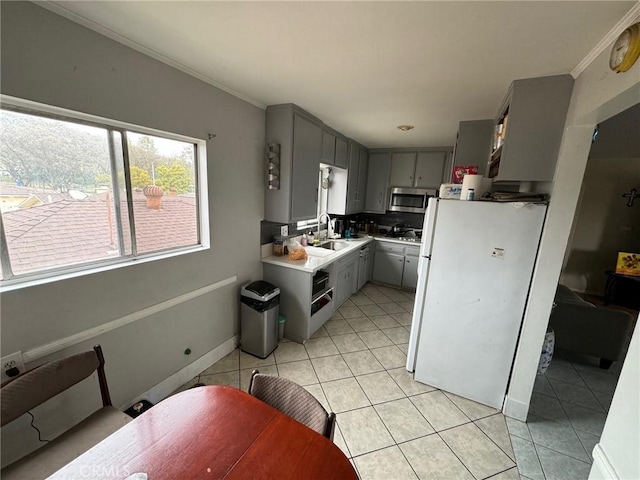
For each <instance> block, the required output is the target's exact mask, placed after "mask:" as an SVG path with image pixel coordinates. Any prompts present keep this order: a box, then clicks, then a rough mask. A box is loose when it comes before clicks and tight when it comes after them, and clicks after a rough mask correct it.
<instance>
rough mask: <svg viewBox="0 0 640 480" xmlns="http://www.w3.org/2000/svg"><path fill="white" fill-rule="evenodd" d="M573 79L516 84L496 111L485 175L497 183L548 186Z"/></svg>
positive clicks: (546, 78) (558, 76) (526, 81)
mask: <svg viewBox="0 0 640 480" xmlns="http://www.w3.org/2000/svg"><path fill="white" fill-rule="evenodd" d="M572 89H573V77H571V75H556V76H552V77H541V78H530V79H525V80H516V81H514V82H513V83H512V84H511V87H510V88H509V91H508V92H507V95H506V97H505V99H504V101H503V103H502V105H501V107H500V109H499V110H498V115H497V117H496V121H495V135H494V139H493V145H492V147H493V151H492V153H491V156H490V158H489V162H488V165H487V170H486V175H487V176H488V177H491V178H493V180H494V181H497V182H500V181H504V182H518V181H527V182H550V181H552V180H553V176H554V174H555V167H556V161H557V159H558V152H559V150H560V141H561V140H562V134H563V131H564V123H565V120H566V116H567V110H568V108H569V101H570V100H571V91H572Z"/></svg>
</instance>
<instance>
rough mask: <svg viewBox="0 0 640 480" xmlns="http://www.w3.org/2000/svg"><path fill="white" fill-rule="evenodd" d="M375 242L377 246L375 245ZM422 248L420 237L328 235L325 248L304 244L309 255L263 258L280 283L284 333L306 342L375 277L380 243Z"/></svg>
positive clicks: (270, 277)
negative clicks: (407, 239) (332, 237)
mask: <svg viewBox="0 0 640 480" xmlns="http://www.w3.org/2000/svg"><path fill="white" fill-rule="evenodd" d="M374 243H375V245H376V247H374V246H373V244H374ZM390 243H392V244H395V245H397V246H398V247H400V248H403V247H404V246H405V245H410V247H409V246H407V248H413V249H417V248H418V245H416V242H411V243H409V242H405V241H401V240H397V239H393V238H388V237H384V236H377V235H376V236H367V237H365V238H352V239H349V240H345V239H342V240H329V241H326V242H323V243H322V244H321V245H324V247H325V248H323V247H322V246H320V247H305V250H306V251H307V254H308V258H307V259H306V260H291V259H289V257H288V256H286V255H285V256H282V257H277V256H273V255H271V256H267V257H264V258H263V259H262V263H263V265H262V268H263V278H264V280H266V281H268V282H270V283H273V284H274V285H276V286H278V288H280V292H281V296H280V313H281V314H282V315H284V316H285V318H286V323H285V337H286V338H288V339H290V340H293V341H296V342H298V343H305V342H306V341H307V340H309V338H310V337H311V335H313V334H314V333H315V332H316V331H317V330H318V329H319V328H320V327H321V326H322V325H323V324H324V323H325V322H326V321H327V320H329V319H330V318H331V317H332V316H333V314H334V313H335V311H336V310H337V309H338V308H339V307H340V305H342V303H344V301H345V300H346V299H347V298H349V296H351V295H352V294H354V293H356V292H357V291H358V290H359V289H360V288H361V287H362V285H363V284H364V283H366V282H367V281H368V280H369V279H371V274H372V270H373V268H374V267H373V265H374V259H373V253H374V251H376V250H379V249H380V245H379V244H385V245H389V244H390Z"/></svg>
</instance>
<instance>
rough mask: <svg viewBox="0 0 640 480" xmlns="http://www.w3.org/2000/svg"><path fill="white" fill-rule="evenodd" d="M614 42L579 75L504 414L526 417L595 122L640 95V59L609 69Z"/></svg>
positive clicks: (627, 104)
mask: <svg viewBox="0 0 640 480" xmlns="http://www.w3.org/2000/svg"><path fill="white" fill-rule="evenodd" d="M610 48H611V45H609V46H608V47H607V48H606V49H605V51H603V52H602V53H601V54H600V55H599V56H598V57H597V58H596V59H595V60H594V61H593V62H592V63H591V64H590V65H589V66H588V67H587V69H586V70H585V71H584V72H583V73H582V74H580V75H579V76H578V78H576V81H575V84H574V87H573V94H572V97H571V103H570V105H569V112H568V114H567V121H566V124H565V131H564V135H563V139H562V144H561V146H560V152H559V155H558V163H557V167H556V173H555V177H554V185H553V190H552V197H551V203H550V205H549V211H548V215H547V221H546V224H545V228H544V232H543V234H542V240H541V244H540V251H539V255H538V261H537V262H536V267H535V270H534V275H533V281H532V285H531V290H530V297H529V302H528V305H527V309H526V311H525V316H524V321H523V326H522V331H521V336H520V343H519V345H518V350H517V352H516V358H515V362H514V366H513V372H512V378H511V382H510V384H509V390H508V392H507V399H506V402H505V406H504V413H505V414H506V415H508V416H511V417H514V418H517V419H519V420H525V419H526V415H527V412H528V410H529V401H530V399H531V392H532V390H533V383H534V380H535V375H536V368H537V365H538V359H539V357H540V351H541V347H542V342H543V340H544V334H545V331H546V328H547V325H548V323H549V315H550V313H551V305H552V303H553V297H554V294H555V289H556V285H557V283H558V279H559V277H560V270H561V267H562V260H563V258H564V254H565V251H566V248H567V244H568V239H569V233H570V231H571V225H572V222H573V218H574V213H575V211H576V205H577V202H578V197H579V195H580V187H581V184H582V178H583V176H584V171H585V167H586V164H587V158H588V156H589V150H590V147H591V136H592V133H593V129H594V127H595V125H596V123H599V122H602V121H604V120H606V119H607V118H610V117H612V116H613V115H616V114H617V113H620V112H621V111H623V110H625V109H627V108H629V107H631V106H632V105H634V104H636V103H638V101H639V99H640V62H637V63H636V64H635V65H634V66H633V67H632V68H631V69H630V70H629V71H628V72H626V73H624V74H615V73H613V72H612V71H611V70H610V69H609V52H610Z"/></svg>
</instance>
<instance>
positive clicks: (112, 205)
mask: <svg viewBox="0 0 640 480" xmlns="http://www.w3.org/2000/svg"><path fill="white" fill-rule="evenodd" d="M4 100H5V99H4V98H3V101H4ZM24 104H28V108H25V105H24ZM61 112H62V113H61ZM0 115H1V116H0V125H1V127H2V133H1V135H0V219H1V221H0V236H1V238H0V260H1V261H0V266H1V269H0V274H1V277H0V278H1V279H2V280H3V284H10V283H12V282H14V283H15V282H21V281H24V280H28V279H33V278H41V277H43V276H44V277H50V276H54V275H58V274H61V273H67V272H75V271H83V270H87V269H93V268H96V267H99V266H100V265H101V264H105V265H107V264H113V263H127V262H131V261H134V260H139V259H146V258H157V257H158V256H161V255H166V254H170V253H176V252H183V251H190V250H193V249H194V248H202V247H207V246H208V233H207V232H208V230H207V229H206V225H207V222H206V221H203V218H204V217H206V215H204V213H205V212H203V211H202V206H203V205H206V201H203V200H204V199H206V184H205V182H204V179H205V178H206V175H205V172H204V163H205V162H204V161H199V159H201V158H204V141H202V140H197V139H191V138H187V137H182V136H179V135H174V134H169V133H164V132H157V131H152V130H150V129H145V128H142V127H135V126H132V125H125V124H121V123H119V122H110V121H108V120H104V119H100V118H97V117H90V116H87V115H84V114H77V113H75V112H69V111H62V110H61V109H57V108H53V107H47V106H42V105H38V104H33V103H32V102H24V101H15V100H14V101H8V102H6V103H3V105H2V110H0ZM202 195H205V197H203V196H202ZM203 227H205V228H203Z"/></svg>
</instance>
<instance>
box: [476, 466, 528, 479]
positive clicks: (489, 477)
mask: <svg viewBox="0 0 640 480" xmlns="http://www.w3.org/2000/svg"><path fill="white" fill-rule="evenodd" d="M514 468H515V469H517V468H518V466H517V465H516V466H515V467H509V468H507V469H505V470H502V471H501V472H498V473H494V474H493V475H490V476H488V477H483V478H482V480H490V479H492V478H495V477H497V476H498V475H501V474H503V473H505V472H508V471H509V470H512V469H514ZM518 475H520V470H518Z"/></svg>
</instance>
